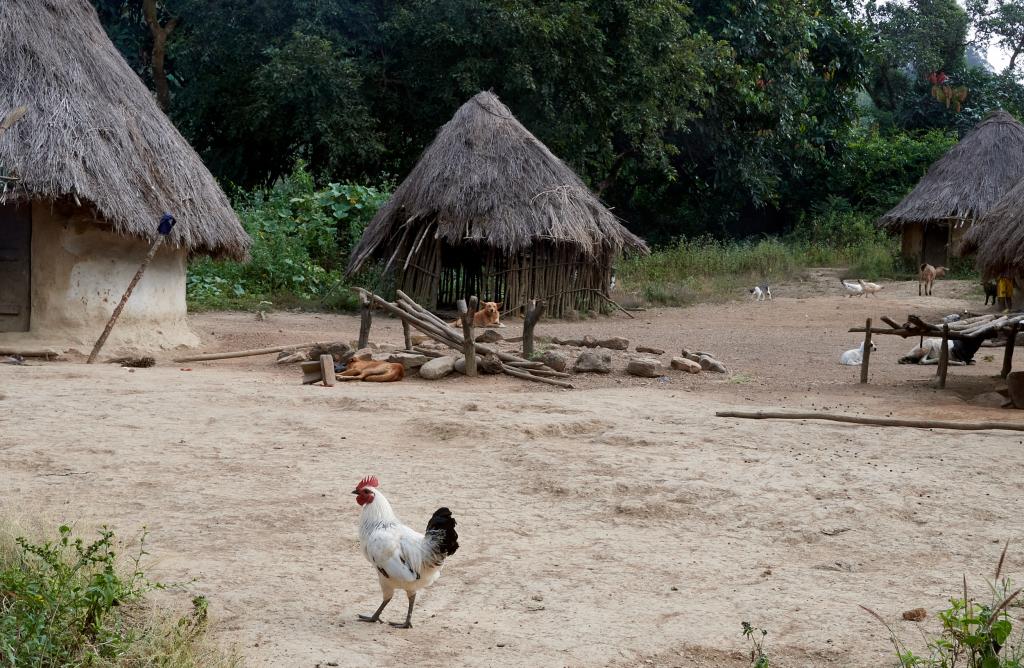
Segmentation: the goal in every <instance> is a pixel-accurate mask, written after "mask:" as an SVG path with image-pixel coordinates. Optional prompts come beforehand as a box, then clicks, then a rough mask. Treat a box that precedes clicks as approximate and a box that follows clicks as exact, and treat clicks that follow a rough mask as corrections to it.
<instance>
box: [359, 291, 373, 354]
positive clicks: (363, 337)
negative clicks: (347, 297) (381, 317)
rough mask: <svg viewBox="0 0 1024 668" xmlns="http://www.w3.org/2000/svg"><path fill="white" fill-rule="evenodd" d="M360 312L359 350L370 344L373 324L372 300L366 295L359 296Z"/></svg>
mask: <svg viewBox="0 0 1024 668" xmlns="http://www.w3.org/2000/svg"><path fill="white" fill-rule="evenodd" d="M359 303H360V311H361V315H362V319H361V320H360V321H359V343H358V345H357V346H356V348H358V349H360V350H361V349H363V348H365V347H366V346H367V345H369V343H370V325H371V324H372V323H373V311H372V310H371V304H370V298H369V297H367V296H366V294H365V293H364V294H361V295H360V296H359Z"/></svg>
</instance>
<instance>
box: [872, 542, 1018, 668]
mask: <svg viewBox="0 0 1024 668" xmlns="http://www.w3.org/2000/svg"><path fill="white" fill-rule="evenodd" d="M1005 559H1006V548H1005V547H1004V548H1003V554H1002V556H1000V558H999V564H998V566H996V572H995V577H994V578H993V581H991V582H988V583H987V584H988V587H987V588H988V592H989V593H988V597H987V598H988V601H987V602H984V603H982V602H979V601H978V600H977V599H975V598H974V597H972V596H969V595H968V591H967V578H966V577H965V578H964V581H963V597H962V598H961V597H954V598H951V599H949V607H948V608H947V609H945V610H943V611H941V612H940V613H939V620H940V621H941V622H942V631H941V633H940V634H939V635H928V634H925V643H926V647H927V650H926V651H927V655H926V656H921V655H918V654H917V653H915V652H914V651H913V650H911V649H909V648H908V647H907V645H906V643H904V642H903V641H902V640H901V639H900V638H899V637H898V636H897V635H896V631H895V630H894V629H893V628H892V626H891V625H890V624H888V623H887V622H886V621H885V620H884V619H883V618H882V617H881V616H880V615H879V614H878V613H877V612H875V611H874V610H871V609H869V608H864V610H865V611H867V612H868V614H870V615H871V616H872V617H874V618H875V619H877V620H878V621H879V622H881V623H882V625H883V626H885V628H886V629H887V630H888V631H889V641H890V642H891V643H892V646H893V649H894V651H895V653H896V663H895V664H894V665H896V666H898V667H899V668H957V667H963V668H1021V666H1024V631H1022V630H1021V629H1020V628H1018V629H1017V630H1016V632H1014V628H1013V625H1014V622H1015V621H1017V620H1015V619H1014V617H1013V616H1012V615H1011V614H1010V613H1009V607H1010V606H1011V605H1014V604H1015V602H1016V601H1017V600H1018V597H1019V596H1020V594H1021V591H1022V590H1021V589H1019V588H1015V587H1014V584H1013V582H1012V581H1011V580H1010V578H1008V577H1006V576H1004V575H1003V574H1002V568H1003V562H1004V560H1005ZM861 607H863V606H861Z"/></svg>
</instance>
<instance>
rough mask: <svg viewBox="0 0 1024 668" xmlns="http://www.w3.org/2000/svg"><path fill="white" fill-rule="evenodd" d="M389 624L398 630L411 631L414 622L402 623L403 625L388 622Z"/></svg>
mask: <svg viewBox="0 0 1024 668" xmlns="http://www.w3.org/2000/svg"><path fill="white" fill-rule="evenodd" d="M388 624H390V625H391V626H393V627H395V628H396V629H411V628H412V622H402V623H401V624H399V623H398V622H388Z"/></svg>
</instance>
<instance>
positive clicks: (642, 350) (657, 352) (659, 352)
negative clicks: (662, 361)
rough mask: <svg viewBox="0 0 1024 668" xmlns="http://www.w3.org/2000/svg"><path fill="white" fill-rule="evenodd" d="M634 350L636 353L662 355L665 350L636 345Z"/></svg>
mask: <svg viewBox="0 0 1024 668" xmlns="http://www.w3.org/2000/svg"><path fill="white" fill-rule="evenodd" d="M636 351H637V352H638V353H650V354H651V355H664V354H665V351H664V350H662V349H661V348H651V347H650V346H637V347H636Z"/></svg>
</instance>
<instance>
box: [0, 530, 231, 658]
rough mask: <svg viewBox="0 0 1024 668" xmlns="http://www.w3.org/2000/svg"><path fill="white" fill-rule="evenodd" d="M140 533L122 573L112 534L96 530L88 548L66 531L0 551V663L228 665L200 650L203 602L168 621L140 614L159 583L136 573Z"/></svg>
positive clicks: (200, 599) (22, 541)
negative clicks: (47, 539) (137, 544)
mask: <svg viewBox="0 0 1024 668" xmlns="http://www.w3.org/2000/svg"><path fill="white" fill-rule="evenodd" d="M144 544H145V534H143V537H142V540H141V541H140V543H139V548H138V551H137V552H136V553H135V554H134V555H133V556H132V557H131V559H130V560H129V561H130V564H131V566H130V568H128V569H127V570H125V569H124V568H123V567H122V566H121V564H120V563H119V562H118V560H117V555H116V553H115V551H114V546H115V544H114V533H113V532H112V531H110V530H109V529H106V528H102V529H100V531H99V535H98V538H96V539H95V540H93V541H92V542H86V541H84V540H83V539H81V538H78V537H74V536H73V534H72V530H71V527H69V526H67V525H64V526H61V527H60V529H59V530H58V537H57V539H56V540H53V541H45V542H41V543H36V542H31V541H30V540H29V539H27V538H25V537H18V538H16V539H15V541H14V545H13V546H10V545H0V547H3V548H5V549H3V550H2V551H0V664H2V665H6V666H18V667H22V666H23V667H26V668H50V667H51V666H53V667H56V666H60V667H62V668H64V667H68V668H76V667H78V666H96V667H102V666H110V667H114V666H118V667H125V668H127V667H128V666H141V665H160V666H166V667H167V668H191V667H195V668H199V667H200V666H211V667H214V666H234V665H237V661H236V660H235V659H234V658H232V657H228V656H226V655H224V654H223V653H221V652H219V651H218V650H216V649H213V648H211V647H208V646H206V643H205V638H204V634H205V631H206V606H207V603H206V599H205V598H203V597H196V598H194V599H193V602H192V603H193V611H192V613H191V614H189V615H186V616H185V617H180V618H173V617H172V616H170V615H168V614H166V613H158V612H153V611H148V613H149V614H146V611H145V609H144V608H143V605H142V604H143V597H144V595H145V594H146V593H147V592H149V591H151V590H153V589H160V588H163V585H161V584H159V583H155V582H152V581H150V580H148V579H147V578H146V576H145V574H144V573H143V571H142V569H141V568H140V564H139V562H140V560H141V559H142V557H143V556H144V555H145V554H146V552H145V551H144V549H143V547H144Z"/></svg>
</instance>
